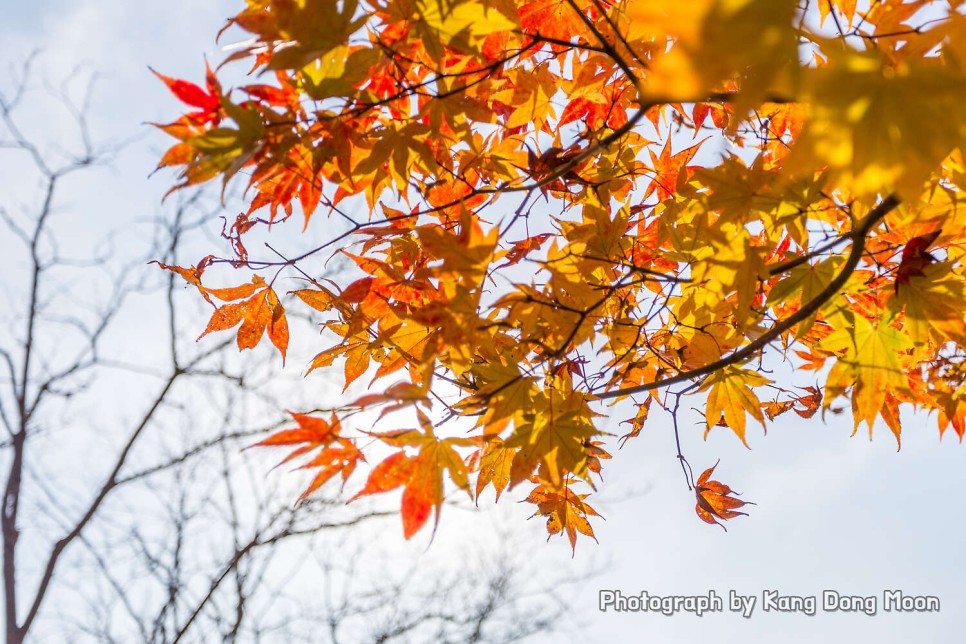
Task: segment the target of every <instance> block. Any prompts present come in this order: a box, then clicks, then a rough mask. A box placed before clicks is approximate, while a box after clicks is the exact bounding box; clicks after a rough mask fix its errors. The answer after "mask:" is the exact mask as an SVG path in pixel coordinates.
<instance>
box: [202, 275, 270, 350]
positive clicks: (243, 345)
mask: <svg viewBox="0 0 966 644" xmlns="http://www.w3.org/2000/svg"><path fill="white" fill-rule="evenodd" d="M205 292H206V293H207V294H209V295H213V296H215V297H216V298H218V299H220V300H226V301H231V300H241V301H236V302H232V303H231V304H223V305H222V306H219V307H217V308H215V312H214V313H212V315H211V319H209V320H208V326H207V327H206V328H205V330H204V332H202V334H201V335H200V336H198V339H199V340H200V339H201V338H203V337H205V336H206V335H208V334H209V333H212V332H214V331H224V330H227V329H231V328H233V327H235V326H238V325H239V324H241V326H240V327H239V328H238V336H237V342H238V348H239V349H253V348H255V347H256V346H257V345H258V342H259V341H260V340H261V338H262V335H263V334H265V333H266V331H267V334H268V338H269V340H270V341H271V343H272V344H273V345H275V348H276V349H278V351H279V353H281V354H282V361H283V362H284V361H285V352H286V350H287V349H288V341H289V332H288V321H287V320H286V318H285V309H284V308H283V307H282V305H281V303H280V302H279V301H278V296H276V295H275V291H274V290H272V287H271V286H268V285H267V284H265V282H264V281H262V280H261V278H258V277H256V278H255V279H254V280H253V282H252V284H243V285H241V286H237V287H233V288H229V289H205ZM253 292H254V295H252V293H253ZM249 296H250V297H249ZM241 298H246V299H241Z"/></svg>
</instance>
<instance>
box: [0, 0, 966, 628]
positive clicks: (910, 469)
mask: <svg viewBox="0 0 966 644" xmlns="http://www.w3.org/2000/svg"><path fill="white" fill-rule="evenodd" d="M241 6H242V3H241V2H231V1H227V0H216V1H209V2H196V1H194V0H166V1H165V2H156V1H153V0H148V1H145V2H139V3H132V2H126V1H121V0H98V1H97V2H94V1H93V0H74V1H70V2H68V1H66V0H38V1H36V2H32V3H10V6H9V7H8V8H6V9H5V11H4V20H3V21H2V22H0V88H4V89H5V88H6V87H8V86H9V85H8V81H9V79H10V75H9V72H10V69H12V68H15V67H16V66H17V65H19V64H20V63H21V62H22V61H23V60H24V59H25V58H26V57H27V55H28V54H29V53H30V52H32V51H34V50H40V51H41V52H42V54H41V56H40V58H39V59H38V61H39V65H40V67H41V68H42V69H44V70H45V71H46V72H47V73H48V74H49V75H50V77H51V78H55V79H65V78H70V77H71V75H72V74H77V76H76V79H77V80H78V81H82V80H83V77H84V74H87V73H89V71H90V70H95V71H96V74H97V78H98V80H97V81H96V84H95V91H94V98H93V108H94V109H93V111H92V114H93V121H92V128H93V129H94V131H95V133H97V134H99V135H101V137H110V138H115V139H118V140H126V139H132V138H133V142H132V143H131V144H130V145H129V147H128V148H127V149H126V151H125V152H124V153H123V154H122V155H121V156H120V157H119V159H118V161H117V162H116V163H115V164H114V165H113V166H112V167H111V168H109V169H107V170H105V171H104V172H103V173H102V175H101V176H100V178H99V179H96V180H94V181H92V182H90V183H84V184H71V186H70V190H71V194H70V199H71V200H74V201H76V202H77V203H81V204H87V207H88V209H89V212H90V217H91V219H90V220H88V221H86V222H85V223H84V225H81V224H79V223H78V224H77V230H78V235H83V234H85V230H87V231H90V230H91V229H92V228H95V227H100V226H104V227H110V226H115V225H121V224H123V223H124V222H125V221H126V220H128V219H130V218H131V217H134V216H138V215H139V213H147V212H151V211H152V209H154V208H156V207H157V204H158V202H159V200H160V197H161V195H162V194H163V193H164V191H165V190H166V189H167V188H168V187H169V182H170V181H171V180H172V177H171V176H170V175H164V176H162V175H161V174H159V175H155V176H154V177H151V178H148V175H149V174H150V172H151V171H152V170H153V168H154V165H155V164H156V161H157V159H158V158H159V153H160V151H161V150H163V148H164V146H165V144H166V142H165V141H164V140H163V138H162V137H161V136H159V135H158V134H156V133H154V132H152V131H151V128H150V127H148V126H146V125H145V123H147V122H153V121H165V120H170V119H171V118H172V117H173V115H174V114H175V113H176V111H177V109H178V106H177V105H176V103H175V102H174V101H173V99H172V98H171V96H170V95H169V94H168V92H167V90H166V89H165V88H164V87H163V86H162V84H161V83H159V82H158V81H157V79H155V78H154V77H153V75H152V74H151V73H150V72H149V70H148V67H149V66H151V67H153V68H155V69H157V70H159V71H161V72H163V73H165V74H167V75H170V76H174V77H179V78H186V79H189V80H194V81H196V82H199V81H201V80H202V77H203V76H202V74H203V69H204V57H205V56H207V57H208V59H209V60H212V61H217V60H219V59H220V58H221V57H223V56H224V53H223V52H221V51H220V50H219V48H218V46H217V45H216V44H215V43H214V37H215V34H216V33H217V31H218V30H219V29H220V28H221V26H222V25H223V24H224V21H225V19H226V18H227V17H228V16H230V15H232V14H233V13H235V12H237V11H238V10H239V9H240V8H241ZM78 66H80V67H78ZM78 70H79V71H78ZM31 126H32V127H36V128H53V129H56V128H57V127H58V124H57V123H56V122H50V121H49V120H44V118H43V115H42V114H38V115H37V117H36V120H35V122H33V123H31ZM3 170H4V176H0V186H2V188H0V190H2V191H6V190H8V189H12V188H11V186H13V185H15V179H16V168H9V167H5V168H3ZM105 190H109V191H110V192H109V194H110V198H109V199H108V198H104V195H105V194H106V193H105ZM2 243H3V242H2V240H0V245H2ZM200 324H203V321H202V320H199V325H200ZM621 411H623V412H625V413H623V414H622V413H620V412H621ZM626 411H627V410H626V409H623V410H621V408H618V409H617V410H616V411H615V413H614V414H613V416H612V420H610V421H609V423H608V422H607V421H605V423H604V427H603V429H605V430H608V431H611V432H613V433H616V434H618V435H619V434H621V433H625V432H622V431H621V427H619V426H618V424H617V420H616V419H617V418H619V417H627V416H628V415H627V413H626ZM699 420H700V419H699V417H698V416H697V415H696V414H692V415H691V416H689V417H687V418H686V419H685V422H683V423H682V427H681V430H682V432H681V433H682V441H683V443H684V449H685V451H686V454H687V455H688V459H689V461H690V462H691V463H692V464H693V466H694V467H695V470H696V471H701V470H703V469H705V468H707V467H710V466H712V465H713V464H714V463H715V461H717V460H718V459H719V458H720V459H721V462H720V464H719V465H718V469H717V470H716V472H715V475H716V478H719V479H720V480H723V481H726V482H728V483H729V484H731V485H732V486H733V487H735V488H737V489H738V490H740V491H741V492H742V493H743V497H742V498H744V499H746V500H751V501H753V502H754V503H755V504H756V505H753V506H749V508H750V509H749V514H750V516H749V517H741V518H737V519H735V520H732V521H730V522H728V531H727V532H725V531H724V530H721V529H720V528H718V527H716V526H709V525H705V524H704V523H702V522H701V521H699V520H698V518H697V517H696V515H695V513H694V501H693V496H692V495H691V493H690V492H689V491H688V489H687V487H686V485H685V482H684V479H683V476H682V473H681V470H680V467H679V464H678V462H677V459H676V458H675V448H674V438H673V433H672V429H671V424H670V419H669V418H667V417H662V416H661V415H660V414H658V413H653V416H652V419H651V420H650V421H649V423H648V425H647V426H646V428H645V430H644V432H643V433H642V434H641V436H640V437H638V438H636V439H634V440H631V441H629V442H628V443H627V444H626V446H625V447H624V448H623V449H622V450H619V451H617V450H616V449H615V450H614V451H615V452H616V453H615V454H614V459H613V460H612V461H610V462H608V463H606V468H605V478H604V481H603V483H602V484H601V485H600V486H599V489H600V492H599V494H597V495H595V507H596V508H597V510H598V511H599V512H600V513H601V514H602V515H604V517H605V520H598V521H596V522H595V523H594V529H595V532H596V535H597V539H598V541H599V545H598V544H594V543H593V542H592V541H589V540H583V541H582V542H580V543H578V546H577V551H576V554H575V555H574V556H571V552H570V549H569V547H568V546H567V544H566V543H565V541H564V540H563V539H553V540H551V541H550V542H549V543H545V533H544V531H543V526H542V525H540V520H539V519H534V520H533V521H530V522H523V521H522V519H524V518H526V516H527V514H528V508H529V507H530V506H524V505H521V504H516V503H514V501H515V499H513V498H512V494H513V493H508V496H505V497H504V500H503V502H501V504H500V506H501V507H500V509H499V510H493V509H491V508H488V507H486V506H487V504H485V503H484V504H483V505H484V509H483V510H482V511H480V512H479V513H476V514H471V513H460V512H452V513H447V514H445V515H444V516H443V528H442V530H441V532H440V534H439V535H438V536H437V540H436V542H435V543H434V544H433V545H432V548H434V549H436V550H437V551H439V552H440V553H441V554H440V556H453V555H452V553H454V552H457V553H458V547H457V544H458V543H459V540H460V539H463V538H464V537H465V534H466V532H467V531H472V530H475V529H485V528H486V527H487V526H491V525H493V524H494V523H495V521H496V520H497V519H496V518H495V517H501V519H500V520H503V518H506V517H507V516H508V517H510V518H511V519H513V520H515V521H516V522H517V523H519V524H521V526H522V527H521V528H520V529H521V530H522V531H523V533H524V535H523V538H522V543H524V544H525V547H527V548H532V549H533V551H534V552H539V557H540V558H541V560H545V561H546V564H545V565H546V566H548V567H549V568H550V569H551V570H550V572H553V573H558V572H568V571H580V572H583V571H586V570H587V569H592V570H594V572H595V573H596V574H595V575H594V576H592V577H591V578H589V579H588V580H587V581H584V582H582V583H581V586H580V589H579V591H578V592H577V593H576V594H568V595H567V597H568V602H569V604H570V605H569V611H570V614H571V616H572V618H573V621H574V624H575V625H576V626H575V630H574V631H572V632H571V633H570V634H569V637H568V636H567V635H566V634H565V636H564V638H563V639H564V641H567V640H568V639H571V640H574V641H581V640H587V641H609V642H637V641H647V640H649V641H657V642H693V641H696V640H698V639H699V638H713V639H714V640H715V641H716V642H719V643H722V644H726V643H730V642H770V641H782V642H814V641H818V640H824V641H831V642H839V641H841V642H845V641H852V640H855V639H859V638H861V639H862V640H873V641H876V642H879V643H882V644H885V643H892V642H896V643H898V642H907V641H911V640H914V641H926V642H956V641H960V638H961V636H962V631H963V627H964V626H966V584H963V581H962V580H963V578H964V573H966V564H964V563H962V561H963V560H962V559H960V556H959V555H958V554H957V553H956V548H957V547H959V545H960V543H961V541H962V535H963V534H966V518H964V514H963V512H962V511H961V508H962V507H963V500H962V497H961V494H962V490H964V489H966V468H964V467H963V465H964V459H966V452H964V447H963V446H962V445H961V444H960V442H959V441H958V440H957V438H956V436H955V435H954V434H953V433H952V432H950V433H948V434H947V436H946V437H945V438H944V439H943V440H942V441H940V440H939V437H938V432H937V430H936V428H935V419H934V418H924V417H915V416H908V417H904V418H903V426H904V433H903V443H902V449H901V450H900V451H897V450H896V443H895V440H894V439H893V437H892V435H891V433H890V432H889V431H888V429H887V428H885V427H884V426H877V427H876V428H875V432H874V436H873V439H872V440H871V441H870V440H869V438H868V434H867V432H866V429H865V428H864V427H863V428H861V429H860V431H859V432H858V433H857V434H856V435H855V436H854V437H853V436H851V434H852V421H851V418H850V417H849V415H848V414H842V415H836V414H831V413H830V414H828V415H827V416H826V417H825V418H824V420H823V419H822V418H820V417H819V416H816V417H814V418H812V419H810V420H805V419H801V418H798V417H797V416H793V415H792V414H786V415H784V416H782V417H780V418H779V419H778V420H777V421H776V422H775V423H773V424H771V425H770V428H769V431H768V434H767V436H766V435H764V433H763V432H762V431H761V429H760V428H759V429H755V428H753V427H749V445H750V447H751V449H746V448H745V447H744V446H742V445H741V443H740V442H739V441H738V439H737V438H736V437H735V436H734V435H733V434H732V433H730V432H728V431H727V430H721V431H713V432H712V433H711V434H710V436H709V437H708V439H707V440H704V438H703V432H704V428H703V425H702V424H701V423H699ZM448 522H449V523H448ZM385 538H387V539H399V540H400V541H401V540H402V536H401V531H398V532H396V533H394V534H389V535H388V536H386V537H385ZM418 547H419V548H422V549H425V548H426V544H425V543H421V544H420V545H419V546H418ZM430 552H432V550H430ZM443 553H448V554H443ZM602 590H613V591H621V592H622V593H623V594H624V595H625V596H631V595H639V594H640V593H641V592H642V591H646V592H647V593H648V594H649V595H652V596H654V595H657V596H669V595H681V596H697V595H707V593H708V592H709V591H711V590H714V591H715V592H716V593H717V594H718V595H720V596H722V597H723V598H724V600H725V603H726V605H725V609H724V610H723V611H722V612H718V613H709V614H706V615H704V616H703V617H696V616H694V615H691V614H676V615H672V616H665V615H661V614H655V613H653V612H624V613H616V612H614V611H608V612H602V611H600V610H599V609H598V599H599V595H600V592H601V591H602ZM825 590H831V591H836V592H838V593H840V594H842V595H857V596H862V597H866V596H874V597H876V598H877V605H878V610H877V612H876V614H875V615H867V614H865V613H863V612H841V611H825V610H822V607H821V602H822V593H823V591H825ZM889 590H900V591H902V592H903V593H904V594H906V595H929V596H935V597H938V598H939V600H940V606H941V608H940V610H939V611H938V612H929V613H921V612H886V611H885V610H884V609H883V608H884V607H883V593H884V591H889ZM729 591H735V592H737V593H740V594H742V595H753V596H755V597H756V599H757V601H756V606H755V609H754V612H753V613H752V614H751V616H750V617H743V616H742V615H741V614H740V613H737V612H732V611H730V610H729V609H728V606H727V600H728V593H729ZM767 591H778V594H780V595H797V596H817V598H818V602H819V609H818V610H817V611H816V614H815V615H814V616H808V615H804V614H798V613H783V612H776V611H765V610H763V607H762V605H761V604H762V601H763V599H762V595H763V593H765V592H767Z"/></svg>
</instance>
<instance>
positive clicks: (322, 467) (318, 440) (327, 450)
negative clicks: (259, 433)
mask: <svg viewBox="0 0 966 644" xmlns="http://www.w3.org/2000/svg"><path fill="white" fill-rule="evenodd" d="M292 418H294V419H295V422H296V423H298V427H295V428H292V429H283V430H282V431H280V432H276V433H274V434H272V435H271V436H269V437H268V438H266V439H265V440H263V441H260V442H258V443H255V444H254V445H251V446H250V447H285V446H293V445H297V446H298V447H296V448H295V449H294V450H292V451H291V452H290V453H289V454H288V456H286V457H285V458H284V459H282V461H281V462H280V463H279V464H278V465H283V464H285V463H287V462H289V461H291V460H292V459H294V458H296V457H298V456H301V455H303V454H306V453H308V452H310V451H312V450H314V449H319V448H321V449H320V451H319V453H318V454H316V455H315V456H314V457H312V459H311V460H310V461H309V462H307V463H305V464H304V465H302V466H300V467H299V468H298V469H300V470H307V469H318V470H319V471H318V472H317V473H316V475H315V478H313V479H312V482H311V483H309V485H308V487H306V488H305V490H304V491H303V492H302V494H301V495H300V496H299V498H298V500H297V501H296V503H300V502H301V501H303V500H304V499H305V498H306V497H308V496H309V495H310V494H312V492H314V491H315V490H317V489H319V488H320V487H321V486H322V485H323V484H325V483H326V482H327V481H328V480H329V479H331V478H332V477H334V476H335V475H336V474H341V475H342V484H343V485H345V483H346V481H347V480H348V479H349V477H350V476H352V473H353V472H354V471H355V469H356V466H357V465H358V464H359V462H360V461H365V460H366V458H365V456H364V455H363V454H362V452H361V451H359V448H358V447H356V444H355V441H354V440H352V439H351V438H345V437H343V436H340V435H339V428H340V424H339V418H338V416H336V415H335V414H332V419H331V420H329V421H326V420H324V419H322V418H316V417H315V416H309V415H308V414H296V413H293V414H292ZM278 465H277V466H276V467H278Z"/></svg>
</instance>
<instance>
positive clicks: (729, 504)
mask: <svg viewBox="0 0 966 644" xmlns="http://www.w3.org/2000/svg"><path fill="white" fill-rule="evenodd" d="M716 467H718V463H715V464H714V465H712V466H711V467H709V468H708V469H706V470H705V471H704V472H703V473H702V474H701V476H700V477H698V480H697V482H696V483H695V484H694V495H695V497H696V498H697V500H698V503H697V505H695V506H694V510H695V512H697V513H698V517H700V518H701V520H702V521H704V522H705V523H710V524H717V525H719V526H721V529H722V530H724V531H725V532H727V531H728V528H726V527H725V526H724V524H722V523H719V522H718V519H721V520H722V521H727V520H728V519H734V518H735V517H738V516H748V514H747V513H746V512H739V511H738V510H737V508H740V507H742V506H745V505H754V503H751V502H750V501H742V500H741V499H736V498H734V497H733V496H732V495H733V494H737V492H735V491H734V490H732V489H731V488H730V487H728V486H727V485H725V484H724V483H719V482H718V481H712V480H711V474H712V473H713V472H714V469H715V468H716Z"/></svg>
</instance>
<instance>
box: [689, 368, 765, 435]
mask: <svg viewBox="0 0 966 644" xmlns="http://www.w3.org/2000/svg"><path fill="white" fill-rule="evenodd" d="M769 382H771V381H770V380H769V379H768V378H766V377H764V376H762V375H761V374H758V373H755V372H753V371H748V370H746V369H741V368H739V367H734V366H729V367H727V368H725V369H723V370H721V371H719V372H717V373H715V374H713V375H712V376H710V377H709V378H708V379H707V380H706V381H705V383H704V385H703V386H702V389H710V391H709V393H708V407H707V410H706V411H705V415H706V416H707V422H708V431H710V430H711V427H712V426H714V425H716V424H717V423H718V421H719V420H721V419H722V417H723V419H724V423H725V425H727V426H728V427H730V428H731V429H732V431H734V433H735V434H737V435H738V438H740V439H741V442H742V443H744V445H745V447H748V441H746V440H745V415H746V413H747V414H751V415H752V417H754V418H755V420H757V421H758V422H760V423H761V424H762V427H764V425H765V419H764V417H763V416H762V411H761V402H760V401H759V400H758V397H757V396H756V395H755V392H754V391H753V388H754V387H760V386H762V385H765V384H768V383H769ZM705 436H707V432H705Z"/></svg>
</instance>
